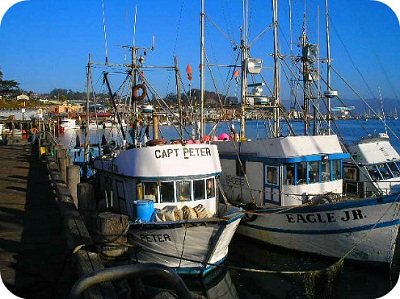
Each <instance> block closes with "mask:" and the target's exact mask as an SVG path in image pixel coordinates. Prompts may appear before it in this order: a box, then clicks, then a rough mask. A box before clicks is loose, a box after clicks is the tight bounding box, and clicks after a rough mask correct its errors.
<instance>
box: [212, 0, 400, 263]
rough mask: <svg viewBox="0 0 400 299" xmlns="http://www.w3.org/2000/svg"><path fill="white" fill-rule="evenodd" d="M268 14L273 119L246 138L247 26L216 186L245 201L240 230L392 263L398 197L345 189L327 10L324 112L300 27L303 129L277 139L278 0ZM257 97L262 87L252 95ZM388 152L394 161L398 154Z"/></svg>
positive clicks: (292, 245) (301, 247) (310, 48)
mask: <svg viewBox="0 0 400 299" xmlns="http://www.w3.org/2000/svg"><path fill="white" fill-rule="evenodd" d="M326 4H327V3H326ZM244 7H245V8H246V5H244ZM327 8H328V6H327V5H326V10H328V9H327ZM273 16H274V17H273V20H274V21H273V27H274V41H275V42H274V53H273V55H272V57H274V90H273V96H272V97H271V99H272V100H271V101H270V103H269V109H270V110H271V111H272V113H271V114H272V115H273V117H274V118H273V129H272V134H271V136H269V137H266V138H264V139H257V140H248V139H247V138H246V135H245V132H246V131H245V126H244V125H245V116H244V115H245V113H243V112H244V111H245V108H246V103H247V102H248V101H247V100H246V99H247V98H250V97H252V95H251V94H250V93H248V92H247V87H248V84H247V75H248V74H249V73H250V74H251V75H252V76H254V75H255V74H257V71H256V70H254V65H255V64H254V63H250V62H251V61H254V59H253V58H249V55H248V44H247V42H246V39H245V36H246V28H247V27H246V26H244V28H245V29H244V30H243V32H244V33H243V36H244V37H242V42H241V45H242V46H241V52H242V64H241V65H242V66H243V67H242V84H241V86H242V104H241V105H242V118H241V130H240V136H239V138H234V137H232V138H231V139H232V140H230V141H216V142H215V144H216V145H217V146H218V152H219V153H220V158H221V166H222V176H221V184H222V186H223V188H224V190H225V192H226V194H227V197H228V198H229V199H230V200H231V202H233V203H236V204H237V205H240V204H241V205H242V206H244V207H245V208H246V211H247V213H246V217H245V218H244V219H243V221H242V223H241V224H240V226H239V229H238V233H240V234H243V235H245V236H248V237H251V238H254V239H257V240H260V241H263V242H267V243H269V244H272V245H277V246H280V247H285V248H288V249H291V250H297V251H301V252H306V253H312V254H318V255H323V256H329V257H335V258H346V259H351V260H356V261H360V262H374V263H375V262H376V263H384V264H387V263H389V264H390V263H391V262H392V259H393V255H394V250H395V245H396V237H397V234H398V229H399V224H400V206H399V195H398V194H390V195H383V194H380V193H376V194H374V196H371V195H372V194H370V195H369V197H367V198H365V197H364V196H361V195H359V194H358V195H357V197H349V196H346V194H344V192H343V186H344V183H343V164H344V161H345V160H348V159H349V158H350V154H349V153H348V152H347V151H346V150H345V149H344V147H343V146H342V143H341V142H340V140H339V138H338V136H337V135H335V134H333V133H332V128H331V120H332V119H333V118H332V116H331V106H330V101H331V99H332V98H334V97H336V96H337V91H335V90H333V89H332V88H331V85H330V62H331V59H330V50H329V49H330V47H329V23H328V19H329V18H328V12H326V16H327V18H326V25H327V59H326V61H327V73H328V78H327V80H326V82H327V91H326V92H325V94H324V95H325V101H326V106H327V107H328V109H327V115H326V116H323V117H322V116H321V117H318V113H317V112H318V107H317V106H316V105H315V100H316V97H315V93H313V88H314V84H315V82H313V80H314V79H313V76H312V74H315V73H316V72H315V68H314V67H313V62H315V61H316V57H315V54H314V53H315V49H316V47H315V45H312V44H310V43H309V42H308V38H307V35H306V32H305V26H304V28H303V33H302V36H301V43H302V45H301V46H302V48H301V51H300V53H302V54H301V56H300V57H298V61H300V62H301V63H302V64H303V67H300V69H302V71H303V74H302V80H301V81H302V83H303V96H304V105H303V111H302V117H303V122H304V133H303V134H302V135H298V136H296V135H295V132H294V130H293V128H292V127H291V125H290V123H289V124H288V127H289V132H288V134H287V136H282V132H281V130H280V119H281V115H280V112H281V104H280V93H279V90H280V88H279V82H280V76H279V60H280V59H281V58H282V57H283V56H282V55H281V54H280V53H279V49H278V43H277V35H278V19H277V16H278V10H277V1H276V0H273ZM249 66H252V68H250V67H249ZM261 68H262V66H260V67H259V69H261ZM304 71H305V72H304ZM314 77H315V76H314ZM259 96H260V90H258V94H257V97H259ZM311 107H314V117H312V115H311V113H310V110H311ZM311 120H313V121H314V126H313V127H312V126H311V125H310V121H311ZM323 120H325V122H324V125H325V128H324V130H318V121H323ZM310 131H313V134H310V133H309V132H310ZM364 145H367V143H364V144H362V146H361V148H363V146H364ZM350 153H352V152H351V150H350ZM381 153H382V154H381V155H383V152H381ZM383 156H384V155H383ZM393 157H395V159H394V161H397V157H398V156H393ZM393 157H391V156H390V157H389V158H393ZM369 162H371V161H369ZM373 162H377V161H373ZM385 165H386V164H385ZM387 167H393V165H391V166H389V165H388V166H387ZM396 167H397V165H396ZM393 169H397V168H393ZM371 184H374V182H372V183H371ZM364 195H365V194H364Z"/></svg>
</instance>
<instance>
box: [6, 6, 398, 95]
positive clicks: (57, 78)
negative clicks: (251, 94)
mask: <svg viewBox="0 0 400 299" xmlns="http://www.w3.org/2000/svg"><path fill="white" fill-rule="evenodd" d="M0 1H1V0H0ZM289 2H291V3H292V22H291V24H292V31H290V30H289V28H290V27H289V24H290V22H289V18H288V16H289V5H288V4H289ZM103 5H104V10H103V9H102V6H103ZM135 7H137V11H138V14H137V22H136V30H135V31H136V34H135V43H136V46H141V47H148V48H150V47H151V44H152V36H155V50H154V51H147V55H146V64H148V65H162V66H172V65H173V57H174V56H176V57H177V58H178V62H179V67H180V69H181V72H182V73H184V72H185V68H186V65H187V64H191V65H192V68H193V80H192V82H191V83H192V87H194V88H198V87H199V74H198V67H197V66H198V65H199V57H200V54H199V32H200V21H199V20H200V17H199V15H200V0H168V1H166V0H154V1H149V0H86V1H81V0H69V1H59V0H57V1H56V0H30V1H25V2H20V3H18V4H16V5H14V6H13V7H11V8H10V9H9V10H8V11H7V13H6V14H5V16H4V18H3V20H2V23H1V26H0V68H1V70H2V72H3V74H4V79H7V80H11V79H13V80H16V81H18V82H20V87H21V88H22V89H24V90H28V91H29V90H32V91H35V92H39V93H45V92H49V91H51V90H52V89H54V88H65V89H72V90H74V91H84V90H85V86H86V69H85V68H86V64H87V61H88V55H89V53H91V55H92V60H93V61H96V62H100V63H103V62H104V61H105V56H106V54H105V53H106V47H105V38H104V31H103V11H104V16H105V18H104V19H105V24H106V33H107V39H106V41H107V53H108V60H109V61H110V62H114V63H127V62H129V53H128V51H127V50H126V49H124V48H122V47H121V46H122V45H132V43H133V32H134V29H133V27H134V26H133V24H134V12H135ZM324 7H325V0H291V1H289V0H281V1H279V26H280V30H279V40H280V49H281V53H282V55H283V56H285V57H289V56H290V55H298V54H299V49H298V48H297V44H298V37H299V35H300V34H301V30H302V26H303V21H304V17H303V16H304V15H306V20H307V21H306V26H307V31H308V33H309V39H310V42H312V43H318V41H319V42H320V53H321V54H320V56H321V57H322V58H323V57H326V54H325V52H326V50H325V48H326V47H325V28H324V14H325V12H324V9H325V8H324ZM329 11H330V25H331V26H330V31H331V56H332V59H333V62H332V64H333V67H334V70H335V74H333V75H332V86H333V87H334V89H337V90H338V91H339V94H340V95H341V96H342V97H343V98H349V99H352V98H356V96H355V95H354V93H353V92H352V91H351V89H353V90H355V91H357V92H358V93H359V94H360V95H361V96H362V97H364V98H371V97H377V95H378V94H379V92H378V90H381V94H382V96H383V97H384V98H392V99H393V98H394V99H398V98H399V96H400V84H399V82H400V72H399V66H400V54H399V53H400V52H399V50H398V49H400V26H399V22H398V20H397V18H396V15H395V14H394V12H393V11H391V10H390V8H389V7H387V6H385V5H384V4H382V3H379V2H375V1H371V0H330V1H329ZM205 13H206V42H205V47H206V55H207V58H208V61H209V63H212V64H235V59H236V57H237V55H238V51H237V50H235V49H234V45H235V44H240V28H241V26H242V24H243V14H242V1H241V0H212V1H211V0H205ZM271 22H272V14H271V1H270V0H268V1H266V0H249V41H251V42H250V43H251V50H250V52H251V55H252V57H259V58H262V59H263V61H264V64H263V65H264V68H265V69H264V71H263V73H264V72H265V75H264V76H265V78H266V80H267V81H268V82H269V85H270V86H272V83H271V82H272V71H271V69H270V67H271V66H272V60H271V53H272V31H271V30H270V29H268V26H270V25H271ZM265 29H267V30H265ZM263 31H265V33H264V34H262V35H261V37H260V38H258V39H257V40H255V41H254V39H255V37H257V36H258V35H259V34H260V33H261V32H263ZM290 32H292V40H293V43H292V50H291V47H290V40H291V38H290V36H291V34H290ZM230 70H231V69H230ZM323 72H324V71H323V70H322V73H323ZM336 72H337V73H338V74H340V76H341V77H342V78H344V79H345V81H346V82H347V83H344V82H343V80H342V79H339V77H338V76H337V75H336ZM100 76H101V74H100V70H99V69H94V70H93V81H94V85H95V86H96V87H95V88H96V89H99V90H103V91H105V88H104V86H102V82H101V79H100ZM115 76H116V77H118V75H115ZM147 76H148V78H151V79H152V82H153V84H154V86H155V88H157V89H159V90H160V91H159V92H160V94H166V93H168V92H174V88H175V87H174V80H175V79H174V74H172V72H167V71H165V70H163V71H152V72H149V74H148V75H147ZM183 76H185V74H183ZM282 76H283V81H284V80H285V75H284V74H283V75H282ZM120 77H121V76H120ZM231 77H232V76H231V75H228V74H227V73H226V69H225V70H224V69H221V68H216V67H212V73H210V72H208V73H207V74H206V79H207V81H206V89H208V90H212V89H214V87H213V86H214V85H215V86H217V89H218V90H219V91H220V92H222V93H226V94H228V95H235V94H237V92H238V87H237V86H236V85H235V82H231V83H230V85H229V84H228V82H229V81H230V78H231ZM286 77H290V75H287V73H286ZM115 80H116V81H118V80H121V78H119V79H115ZM184 83H185V86H184V89H185V90H186V89H187V88H188V83H189V82H188V80H184ZM227 85H229V86H230V87H229V90H228V89H227V87H226V86H227ZM349 85H350V86H352V87H351V88H349V87H348V86H349ZM285 87H286V85H285V84H283V87H282V95H283V97H288V96H289V93H290V92H289V91H288V88H285ZM115 88H116V87H115Z"/></svg>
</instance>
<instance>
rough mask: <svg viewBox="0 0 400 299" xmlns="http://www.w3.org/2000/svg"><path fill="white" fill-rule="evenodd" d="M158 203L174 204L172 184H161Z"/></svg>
mask: <svg viewBox="0 0 400 299" xmlns="http://www.w3.org/2000/svg"><path fill="white" fill-rule="evenodd" d="M160 189H161V191H160V202H175V192H174V182H162V183H161V188H160Z"/></svg>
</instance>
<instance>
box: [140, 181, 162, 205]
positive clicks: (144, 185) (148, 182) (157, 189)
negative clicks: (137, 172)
mask: <svg viewBox="0 0 400 299" xmlns="http://www.w3.org/2000/svg"><path fill="white" fill-rule="evenodd" d="M141 184H142V188H143V191H142V192H143V199H147V200H152V201H154V203H160V183H159V182H154V181H144V182H141ZM147 184H155V185H156V189H155V191H156V194H155V195H154V199H153V198H150V197H149V196H152V194H146V189H147V188H146V185H147ZM146 196H147V197H146Z"/></svg>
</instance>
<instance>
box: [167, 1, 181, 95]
mask: <svg viewBox="0 0 400 299" xmlns="http://www.w3.org/2000/svg"><path fill="white" fill-rule="evenodd" d="M184 7H185V0H182V1H181V7H180V10H179V17H178V23H177V25H176V35H175V41H174V48H173V53H172V56H177V55H176V48H177V45H178V39H179V35H180V31H181V23H182V12H183V8H184ZM171 77H172V73H170V74H169V75H168V81H167V89H168V88H169V86H170V83H171Z"/></svg>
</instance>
